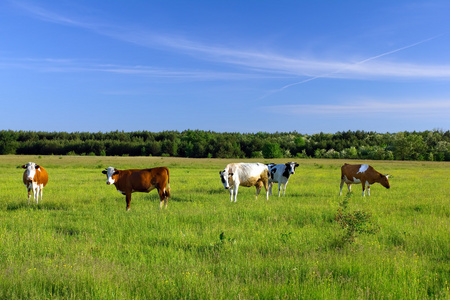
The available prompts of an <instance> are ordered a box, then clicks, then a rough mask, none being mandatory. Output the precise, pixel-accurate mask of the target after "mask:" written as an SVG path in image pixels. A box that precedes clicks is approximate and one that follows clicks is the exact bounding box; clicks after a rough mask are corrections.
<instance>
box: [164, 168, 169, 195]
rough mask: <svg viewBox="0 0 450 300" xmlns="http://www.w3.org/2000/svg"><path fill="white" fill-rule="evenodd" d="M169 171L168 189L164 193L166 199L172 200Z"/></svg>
mask: <svg viewBox="0 0 450 300" xmlns="http://www.w3.org/2000/svg"><path fill="white" fill-rule="evenodd" d="M166 170H167V188H166V190H165V191H164V194H165V196H166V198H170V176H169V169H166Z"/></svg>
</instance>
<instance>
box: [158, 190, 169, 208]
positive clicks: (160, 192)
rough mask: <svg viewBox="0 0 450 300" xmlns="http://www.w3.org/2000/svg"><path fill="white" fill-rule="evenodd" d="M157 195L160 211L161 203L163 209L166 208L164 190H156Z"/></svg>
mask: <svg viewBox="0 0 450 300" xmlns="http://www.w3.org/2000/svg"><path fill="white" fill-rule="evenodd" d="M158 194H159V209H161V208H162V207H163V203H164V207H167V197H166V192H165V190H164V189H158Z"/></svg>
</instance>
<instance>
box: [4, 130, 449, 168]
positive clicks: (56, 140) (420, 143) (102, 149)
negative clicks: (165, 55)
mask: <svg viewBox="0 0 450 300" xmlns="http://www.w3.org/2000/svg"><path fill="white" fill-rule="evenodd" d="M0 154H35V155H100V156H177V157H194V158H205V157H209V158H297V157H298V158H347V159H375V160H428V161H450V131H445V132H444V131H443V130H433V131H423V132H398V133H376V132H365V131H359V130H358V131H346V132H337V133H334V134H330V133H317V134H311V135H308V134H300V133H297V132H295V131H294V132H288V133H281V132H280V133H279V132H276V133H266V132H258V133H217V132H212V131H201V130H185V131H182V132H178V131H163V132H150V131H135V132H123V131H113V132H107V133H102V132H98V133H90V132H72V133H67V132H34V131H12V130H2V131H0Z"/></svg>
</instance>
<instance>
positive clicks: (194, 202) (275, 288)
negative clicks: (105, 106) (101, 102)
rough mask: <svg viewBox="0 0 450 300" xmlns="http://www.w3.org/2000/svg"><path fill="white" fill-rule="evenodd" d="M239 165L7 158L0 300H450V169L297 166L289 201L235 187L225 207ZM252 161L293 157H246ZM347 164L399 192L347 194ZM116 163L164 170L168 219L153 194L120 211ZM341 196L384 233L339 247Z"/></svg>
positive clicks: (1, 176) (1, 182)
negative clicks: (343, 172) (28, 183)
mask: <svg viewBox="0 0 450 300" xmlns="http://www.w3.org/2000/svg"><path fill="white" fill-rule="evenodd" d="M294 160H295V159H294ZM29 161H32V162H36V163H39V164H41V165H42V166H44V167H45V168H46V170H47V172H48V174H49V183H48V185H47V187H45V189H44V192H43V200H42V201H40V202H39V204H35V203H33V201H31V204H30V205H28V200H27V192H26V188H25V186H24V185H23V183H22V173H23V169H21V168H18V167H19V166H20V165H22V164H25V163H27V162H29ZM240 161H244V160H240V159H227V160H225V159H187V158H169V157H164V158H161V157H95V156H42V157H40V156H0V298H1V299H36V298H38V299H39V298H52V299H58V298H64V299H68V298H69V299H173V298H175V299H180V298H190V299H277V298H288V299H310V298H316V299H321V298H326V299H342V298H350V299H351V298H354V299H361V298H362V299H382V298H389V299H390V298H394V299H416V298H420V299H423V298H428V297H429V298H443V299H445V298H449V297H450V291H449V287H450V234H449V233H450V230H449V228H450V184H449V179H450V163H437V162H403V161H349V160H316V159H296V160H295V161H297V162H298V163H299V164H300V166H299V167H298V168H297V170H296V171H297V172H296V174H295V175H293V176H292V177H291V179H290V181H289V184H288V186H287V189H286V197H280V198H278V197H277V196H276V191H277V190H278V187H277V186H275V187H274V194H275V196H271V197H270V199H269V201H266V200H265V197H264V196H265V195H264V193H262V194H261V195H260V196H259V197H258V199H257V200H255V188H245V187H241V188H240V189H239V194H238V198H237V202H236V203H231V202H230V197H229V193H228V191H227V190H225V189H224V187H223V185H222V183H221V181H220V178H219V171H221V170H223V168H224V167H225V165H226V164H227V163H229V162H240ZM256 161H259V162H262V163H269V162H276V163H285V162H288V161H289V159H276V160H265V159H260V160H252V159H245V162H256ZM345 162H347V163H361V162H364V163H368V164H370V165H372V166H373V167H374V168H375V169H376V170H378V171H379V172H382V173H384V174H390V175H391V177H390V184H391V188H390V189H389V190H387V189H385V188H384V187H382V186H381V185H379V184H375V185H373V186H372V187H371V196H370V197H368V196H366V197H362V196H361V194H362V191H361V185H354V186H353V187H352V190H353V193H352V194H349V195H346V194H347V190H346V188H345V189H344V190H343V195H342V196H340V197H339V184H340V167H341V165H343V164H344V163H345ZM109 166H114V167H116V168H119V169H126V168H149V167H156V166H167V167H168V168H169V169H170V187H171V193H172V197H171V199H170V200H169V204H168V208H167V209H162V210H160V209H159V197H158V195H157V193H156V191H152V192H151V193H149V194H145V193H134V194H133V195H132V201H131V210H130V211H126V210H125V206H126V205H125V196H123V195H122V194H120V193H118V192H117V191H116V189H115V187H114V186H108V185H106V176H105V175H103V174H102V173H101V171H102V170H104V169H105V168H106V167H109ZM344 199H347V200H348V201H349V202H348V207H347V211H348V212H356V211H359V212H364V213H368V214H369V215H370V218H369V222H370V223H371V224H372V225H375V226H376V227H377V228H378V230H377V231H376V232H373V233H363V232H362V233H357V234H356V235H355V236H354V239H353V240H348V239H345V238H344V236H345V230H346V229H343V228H342V227H341V226H340V225H339V223H338V222H337V221H336V216H337V213H338V210H339V208H341V209H342V203H343V201H344Z"/></svg>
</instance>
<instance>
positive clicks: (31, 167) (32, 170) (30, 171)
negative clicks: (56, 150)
mask: <svg viewBox="0 0 450 300" xmlns="http://www.w3.org/2000/svg"><path fill="white" fill-rule="evenodd" d="M22 168H23V169H26V170H27V179H28V180H33V178H34V176H35V175H36V170H38V169H39V168H40V166H39V165H37V164H35V163H33V162H29V163H27V164H26V165H23V166H22Z"/></svg>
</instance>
